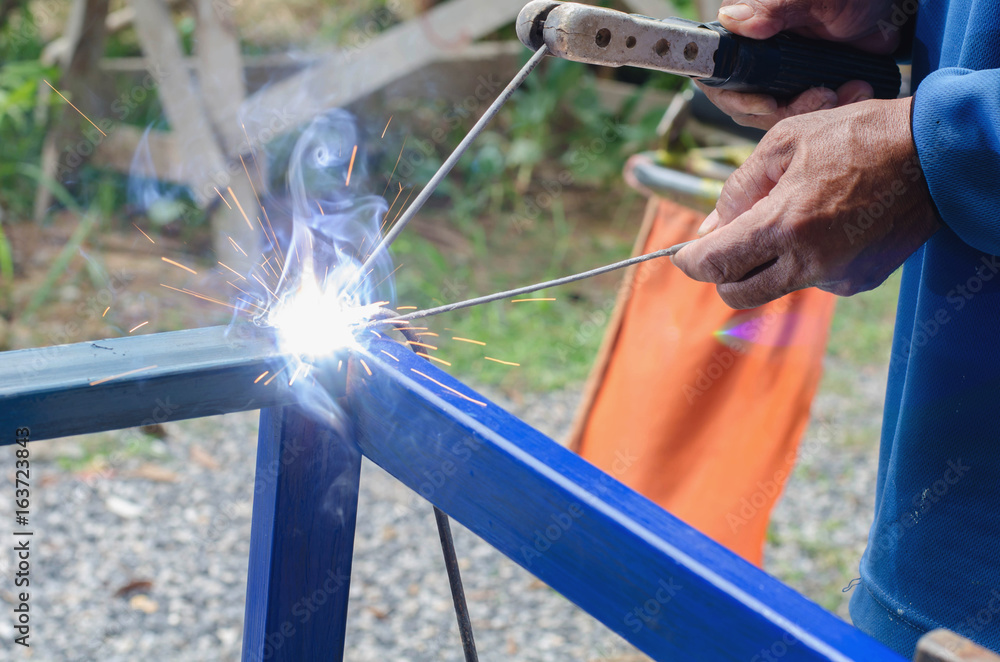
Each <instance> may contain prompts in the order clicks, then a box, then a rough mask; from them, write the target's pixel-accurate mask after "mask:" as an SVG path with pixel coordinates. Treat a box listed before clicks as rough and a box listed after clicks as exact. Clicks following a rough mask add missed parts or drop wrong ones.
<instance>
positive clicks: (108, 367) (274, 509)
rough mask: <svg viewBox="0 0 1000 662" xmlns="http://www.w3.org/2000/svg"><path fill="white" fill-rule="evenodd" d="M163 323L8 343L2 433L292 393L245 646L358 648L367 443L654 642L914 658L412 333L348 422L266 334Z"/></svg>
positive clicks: (276, 412)
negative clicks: (447, 369) (356, 567)
mask: <svg viewBox="0 0 1000 662" xmlns="http://www.w3.org/2000/svg"><path fill="white" fill-rule="evenodd" d="M157 335H158V337H155V336H144V337H141V338H138V337H137V338H122V339H117V340H115V341H108V342H106V341H101V342H100V343H81V344H79V345H71V346H63V347H60V348H44V349H41V350H24V351H20V352H9V353H7V354H3V355H0V445H2V444H5V443H11V441H10V435H9V434H7V433H9V432H11V431H12V428H11V425H16V426H18V427H22V426H26V427H30V428H31V429H32V435H31V436H32V439H34V440H39V439H43V438H50V437H52V436H58V435H60V434H76V433H80V432H85V431H95V430H103V429H112V428H115V427H124V426H127V425H135V424H137V423H139V422H141V421H142V420H143V417H144V416H146V415H148V414H147V411H146V410H149V409H150V408H151V407H154V406H155V403H156V401H157V398H160V397H168V396H170V395H172V394H176V396H177V397H176V400H175V401H176V402H177V403H180V405H181V406H177V407H165V408H163V409H164V411H163V412H162V417H157V418H156V420H157V422H162V421H164V420H177V419H182V418H189V417H192V416H197V415H207V414H214V413H222V412H225V411H240V410H247V409H256V408H258V407H262V406H271V407H276V408H274V409H265V410H263V412H262V416H261V427H260V439H259V445H258V458H257V463H258V470H257V478H256V483H255V498H254V513H253V522H252V528H251V557H250V572H249V577H248V585H247V610H246V623H245V637H244V659H248V660H302V659H317V658H323V659H327V658H330V659H340V658H341V657H342V652H343V650H344V636H345V635H344V628H345V625H346V612H347V596H348V586H349V580H348V578H349V575H350V563H351V553H352V546H353V536H354V525H355V518H356V506H357V479H358V471H359V466H360V456H359V454H358V453H357V448H360V450H361V452H363V453H364V454H365V455H367V456H368V457H369V458H371V459H372V460H374V461H375V462H376V463H378V464H380V465H381V466H382V467H384V468H385V469H386V470H387V471H389V473H391V474H392V475H394V476H395V477H396V478H398V479H399V480H401V481H402V482H403V483H405V484H406V485H408V486H409V487H411V488H412V489H414V490H415V491H417V492H418V493H420V494H421V495H423V496H424V497H426V498H427V499H428V500H430V501H431V502H433V503H434V504H435V505H437V506H438V507H439V508H441V509H442V510H443V511H445V512H446V513H448V514H449V515H451V516H452V517H454V518H455V519H456V520H458V521H459V522H462V523H463V524H465V525H466V526H467V527H469V528H470V529H471V530H473V531H474V532H475V533H477V534H478V535H480V536H482V537H483V538H484V539H485V540H487V541H488V542H489V543H491V544H492V545H493V546H494V547H496V548H497V549H498V550H500V551H501V552H503V553H504V554H506V555H507V556H509V557H510V558H512V559H513V560H514V561H516V562H517V563H519V564H521V565H522V566H524V567H525V568H527V569H528V570H529V571H531V572H532V573H534V574H535V575H536V576H538V577H539V578H540V579H542V580H543V581H545V582H546V583H548V584H549V585H551V586H552V587H553V588H555V589H556V590H558V591H560V592H561V593H562V594H563V595H565V596H566V597H567V598H569V599H570V600H572V601H573V602H575V603H576V604H578V605H580V606H581V607H582V608H583V609H585V610H586V611H588V612H589V613H591V614H592V615H594V616H595V617H596V618H598V619H599V620H601V621H602V622H603V623H605V624H606V625H607V626H608V627H610V628H611V629H613V630H615V631H616V632H618V633H619V634H621V635H622V636H623V637H625V638H626V639H627V640H629V641H630V642H632V643H633V644H635V645H636V646H638V647H639V648H640V649H642V650H643V651H645V652H646V653H648V654H649V655H651V656H652V657H654V658H655V659H671V660H673V659H684V660H746V661H749V662H756V661H763V660H768V659H776V658H781V659H782V660H864V661H868V660H888V661H890V662H892V661H902V660H903V658H901V657H899V656H898V655H897V654H895V653H893V652H892V651H890V650H888V649H887V648H885V647H883V646H882V645H881V644H879V643H878V642H876V641H874V640H873V639H870V638H869V637H867V636H866V635H864V634H863V633H861V632H859V631H858V630H855V629H854V628H852V627H850V626H849V625H847V624H846V623H844V622H842V621H840V620H839V619H838V618H836V617H835V616H833V615H832V614H830V613H828V612H826V611H825V610H823V609H822V608H820V607H819V606H818V605H815V604H813V603H811V602H809V601H808V600H806V599H805V598H803V597H802V596H801V595H799V594H798V593H796V592H795V591H793V590H792V589H790V588H788V587H787V586H785V585H783V584H782V583H781V582H779V581H777V580H775V579H774V578H772V577H770V576H768V575H767V574H765V573H763V572H762V571H760V570H759V569H757V568H755V567H753V566H751V565H749V564H747V563H746V562H744V561H743V560H741V559H740V558H738V557H736V556H735V555H733V554H731V553H730V552H728V551H727V550H725V549H724V548H722V547H720V546H719V545H717V544H716V543H714V542H713V541H711V540H709V539H708V538H706V537H705V536H703V535H702V534H700V533H698V532H697V531H695V530H693V529H691V528H690V527H688V526H686V525H685V524H683V523H682V522H680V521H678V520H677V519H675V518H674V517H672V516H671V515H669V514H668V513H665V512H664V511H663V510H661V509H660V508H659V507H657V506H656V505H655V504H653V503H651V502H649V501H648V500H646V499H644V498H643V497H641V496H639V495H638V494H636V493H635V492H633V491H632V490H630V489H628V488H626V487H625V486H623V485H621V484H620V483H618V482H617V481H615V480H613V479H612V478H610V477H608V476H607V475H606V474H604V473H602V472H601V471H599V470H598V469H596V468H595V467H593V466H592V465H590V464H588V463H586V462H585V461H583V460H582V459H580V458H579V457H578V456H576V455H574V454H573V453H570V452H569V451H567V450H566V449H564V448H562V447H561V446H559V445H558V444H556V443H555V442H553V441H552V440H550V439H548V438H547V437H545V436H544V435H542V434H541V433H539V432H537V431H536V430H534V429H532V428H530V427H528V426H527V425H526V424H524V423H523V422H521V421H519V420H518V419H516V418H514V417H512V416H511V415H509V414H508V413H507V412H505V411H504V410H503V409H501V408H500V407H497V406H495V405H493V404H491V403H489V402H488V401H486V400H485V399H484V398H482V396H480V395H478V394H476V393H475V392H473V391H471V390H469V389H468V388H467V387H465V386H464V385H462V384H461V383H460V382H458V381H456V380H454V379H453V378H451V377H450V376H448V375H446V374H445V373H442V372H441V371H439V370H437V369H435V368H434V367H433V366H432V365H430V364H429V363H427V362H426V361H424V360H422V359H420V358H418V357H416V356H414V355H413V353H412V352H410V351H409V350H408V349H405V348H403V347H401V346H400V345H397V344H395V343H391V342H380V343H377V344H375V345H373V346H372V347H371V348H369V349H368V350H362V351H358V352H356V353H355V354H354V355H352V357H351V360H350V361H349V363H348V377H347V380H346V383H341V384H339V385H334V386H332V387H331V388H334V389H337V391H338V392H337V393H336V395H337V396H338V397H340V398H342V400H344V401H345V402H346V404H347V411H348V418H349V420H348V421H346V423H345V424H346V426H347V427H346V428H345V429H347V430H348V431H349V432H348V435H349V436H350V437H351V438H350V439H345V438H344V437H343V436H340V435H338V433H337V432H335V431H334V430H331V429H328V428H325V427H323V426H321V425H317V424H315V423H313V422H311V421H310V420H308V419H307V418H305V417H304V416H303V415H302V414H301V412H299V410H298V409H297V408H295V407H294V406H284V405H286V404H287V403H288V402H290V400H291V393H290V391H289V390H288V389H285V388H283V387H280V386H279V384H278V383H277V382H275V383H274V388H271V387H266V386H264V385H263V384H264V383H263V382H261V381H258V382H254V376H255V375H259V374H260V371H261V370H262V369H263V368H264V367H271V368H273V367H274V365H276V364H277V365H281V364H283V363H284V361H283V360H282V359H283V357H281V356H279V355H277V354H276V352H275V351H274V350H273V343H272V342H271V340H270V339H269V338H268V337H267V335H266V334H263V335H254V334H250V335H248V336H246V337H244V338H238V339H235V340H234V339H232V338H229V337H227V336H226V334H225V333H223V331H222V330H221V329H204V330H196V331H187V332H178V333H176V334H157ZM98 345H100V346H98ZM177 348H184V353H183V355H182V356H181V357H180V358H181V359H182V362H180V363H175V360H176V356H177V353H178V352H177ZM360 359H364V361H365V363H366V365H367V368H368V369H370V370H371V374H370V375H369V374H368V370H365V369H364V368H362V367H361V366H359V361H360ZM151 365H152V366H153V367H152V368H148V367H147V366H151ZM157 366H159V367H157ZM135 368H143V370H142V371H140V372H136V373H134V374H128V373H129V371H130V370H134V369H135ZM111 375H121V376H120V377H116V378H115V379H113V380H105V379H104V378H105V376H111ZM94 382H99V383H97V384H96V385H93V383H94ZM8 428H10V429H8ZM635 461H642V458H636V460H635ZM668 479H669V477H668V476H665V480H668ZM457 645H458V641H457V640H456V646H457Z"/></svg>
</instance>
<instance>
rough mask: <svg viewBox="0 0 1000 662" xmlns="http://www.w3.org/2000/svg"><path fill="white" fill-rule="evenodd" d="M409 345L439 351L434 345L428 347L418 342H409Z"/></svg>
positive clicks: (407, 342)
mask: <svg viewBox="0 0 1000 662" xmlns="http://www.w3.org/2000/svg"><path fill="white" fill-rule="evenodd" d="M406 344H407V345H412V346H414V347H425V348H427V349H437V347H435V346H434V345H428V344H427V343H422V342H417V341H416V340H407V341H406Z"/></svg>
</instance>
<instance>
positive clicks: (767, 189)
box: [673, 99, 940, 308]
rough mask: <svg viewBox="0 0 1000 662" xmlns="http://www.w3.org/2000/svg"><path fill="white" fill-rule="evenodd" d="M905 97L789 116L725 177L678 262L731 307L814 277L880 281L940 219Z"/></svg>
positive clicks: (832, 288) (835, 286) (859, 283)
mask: <svg viewBox="0 0 1000 662" xmlns="http://www.w3.org/2000/svg"><path fill="white" fill-rule="evenodd" d="M911 103H912V99H897V100H893V101H880V100H874V101H867V102H865V103H859V104H854V105H851V106H845V107H843V108H835V109H832V110H825V111H820V112H816V113H813V114H811V115H808V116H798V117H791V118H788V119H785V120H782V121H781V122H779V123H778V124H777V125H775V127H774V128H773V129H771V130H770V131H769V132H768V133H767V135H765V136H764V139H763V140H761V142H760V144H759V145H758V146H757V149H755V150H754V152H753V154H752V155H751V156H750V158H749V159H747V161H746V162H745V163H744V164H743V165H742V166H741V167H740V168H739V169H738V170H737V171H736V172H734V173H733V174H732V176H730V177H729V179H728V181H726V184H725V186H724V187H723V190H722V195H721V196H720V197H719V202H718V204H717V206H716V208H715V211H713V212H712V213H711V214H710V215H709V216H708V218H706V219H705V223H704V224H703V225H702V229H701V230H700V232H701V233H704V232H708V234H706V235H705V236H703V237H702V238H701V239H699V240H697V241H695V242H694V243H693V244H690V245H688V246H686V247H685V248H683V249H681V250H680V251H679V252H678V253H677V255H675V256H674V258H673V260H674V263H675V264H676V265H677V266H678V267H680V268H681V270H683V271H684V273H686V274H687V275H688V276H690V277H691V278H694V279H695V280H700V281H703V282H707V283H715V284H716V285H717V286H718V292H719V295H720V296H721V297H722V299H723V300H724V301H725V302H726V303H727V304H729V305H730V306H732V307H733V308H752V307H754V306H759V305H762V304H764V303H767V302H768V301H771V300H773V299H777V298H778V297H780V296H783V295H785V294H787V293H789V292H792V291H794V290H798V289H802V288H805V287H810V286H814V285H815V286H818V287H820V288H821V289H824V290H826V291H828V292H833V293H835V294H840V295H845V296H846V295H850V294H855V293H857V292H862V291H864V290H869V289H871V288H873V287H876V286H877V285H879V284H880V283H881V282H882V281H884V280H885V279H886V277H888V276H889V274H891V273H892V272H893V271H894V270H895V269H896V267H898V266H899V265H900V264H902V263H903V261H904V260H905V259H906V258H907V257H908V256H909V255H910V254H911V253H913V251H915V250H916V249H917V248H919V247H920V246H921V245H922V244H923V243H924V242H925V241H926V240H927V239H929V238H930V236H931V235H932V234H934V232H935V231H937V229H938V228H939V227H940V220H939V218H938V216H937V212H936V210H935V207H934V203H933V202H932V201H931V197H930V192H929V191H928V188H927V183H926V181H925V180H924V175H923V171H922V170H921V168H920V162H919V160H918V159H917V154H916V147H915V146H914V143H913V138H912V135H911V131H910V105H911Z"/></svg>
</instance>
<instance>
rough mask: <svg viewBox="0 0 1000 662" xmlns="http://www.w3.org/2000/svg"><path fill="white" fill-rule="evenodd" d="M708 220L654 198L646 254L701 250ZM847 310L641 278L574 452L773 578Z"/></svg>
mask: <svg viewBox="0 0 1000 662" xmlns="http://www.w3.org/2000/svg"><path fill="white" fill-rule="evenodd" d="M702 219H703V215H701V214H699V213H698V212H695V211H692V210H690V209H687V208H685V207H681V206H679V205H677V204H675V203H672V202H669V201H665V200H660V199H657V198H653V199H652V200H651V201H650V205H649V208H648V210H647V218H646V222H645V223H644V226H643V228H644V229H643V233H642V234H641V235H640V239H639V242H638V243H637V249H638V250H639V251H641V252H643V253H645V252H650V251H654V250H657V249H660V248H666V247H667V246H670V245H672V244H676V243H679V242H681V241H685V240H688V239H692V238H694V236H695V232H696V230H697V228H698V225H699V224H700V223H701V221H702ZM834 302H835V298H834V297H833V296H832V295H829V294H827V293H826V292H821V291H819V290H816V289H809V290H803V291H800V292H795V293H792V294H789V295H788V296H785V297H783V298H782V299H779V300H777V301H773V302H771V303H769V304H767V305H765V306H761V307H759V308H755V309H752V310H744V311H736V310H732V309H731V308H729V307H728V306H726V305H725V304H724V303H723V302H722V300H721V299H720V298H719V297H718V295H717V294H716V292H715V287H714V286H713V285H709V284H706V283H699V282H696V281H692V280H690V279H688V278H687V277H686V276H685V275H684V274H683V273H681V271H680V270H679V269H677V268H676V267H674V266H673V265H672V264H671V263H670V262H669V261H667V260H654V261H651V262H646V263H644V264H642V265H640V266H638V267H637V268H634V269H633V270H632V271H630V272H629V273H628V274H627V275H626V277H625V282H624V284H623V287H622V291H621V293H620V295H619V302H618V308H617V310H616V313H615V315H614V317H613V319H612V322H611V324H610V328H609V330H608V332H607V336H606V337H605V340H604V347H603V348H602V351H601V355H600V356H599V359H598V362H597V364H596V366H595V369H594V372H593V374H592V375H591V380H590V384H589V387H588V392H587V394H586V395H585V398H584V406H583V408H582V410H581V413H580V415H579V416H578V419H577V425H576V427H575V429H574V432H573V433H572V434H571V439H570V443H571V447H573V448H574V449H575V450H576V451H577V452H578V453H580V455H582V456H583V457H584V458H585V459H587V460H589V461H590V462H592V463H594V464H595V465H597V466H598V467H600V468H601V469H603V470H604V471H606V472H608V473H609V474H611V475H612V476H614V477H615V478H617V479H618V480H620V481H621V482H623V483H625V484H626V485H628V486H630V487H632V488H633V489H635V490H637V491H638V492H640V493H642V494H644V495H645V496H647V497H648V498H649V499H651V500H653V501H655V502H656V503H658V504H660V505H661V506H663V507H664V508H665V509H667V510H669V511H670V512H671V513H673V514H674V515H676V516H677V517H679V518H680V519H682V520H684V521H685V522H687V523H688V524H690V525H691V526H693V527H695V528H697V529H699V530H700V531H702V532H703V533H705V534H706V535H708V536H709V537H711V538H713V539H715V540H716V541H718V542H719V543H721V544H723V545H725V546H726V547H728V548H730V549H731V550H733V551H734V552H736V553H738V554H740V555H741V556H743V557H744V558H745V559H747V560H748V561H751V562H753V563H757V564H758V565H759V564H760V562H761V560H762V555H763V547H764V538H765V535H766V533H767V524H768V519H769V516H770V512H771V509H772V507H773V506H774V504H775V502H776V501H777V499H778V496H779V495H780V493H781V490H782V488H783V486H784V484H785V480H786V478H787V477H788V475H789V473H790V471H791V469H792V466H793V464H794V461H795V457H796V452H797V449H798V444H799V439H800V438H801V437H802V434H803V432H804V431H805V428H806V425H807V423H808V420H809V406H810V403H811V402H812V399H813V396H814V395H815V393H816V388H817V384H818V382H819V378H820V375H821V372H822V361H823V354H824V352H825V348H826V341H827V334H828V331H829V327H830V320H831V317H832V316H833V309H834Z"/></svg>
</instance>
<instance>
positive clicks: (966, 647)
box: [913, 628, 1000, 662]
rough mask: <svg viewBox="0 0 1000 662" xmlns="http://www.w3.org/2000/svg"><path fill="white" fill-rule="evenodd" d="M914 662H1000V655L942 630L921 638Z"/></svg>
mask: <svg viewBox="0 0 1000 662" xmlns="http://www.w3.org/2000/svg"><path fill="white" fill-rule="evenodd" d="M913 662H1000V655H997V654H996V653H994V652H993V651H991V650H988V649H986V648H983V647H982V646H979V645H977V644H974V643H972V642H971V641H969V640H968V639H966V638H965V637H963V636H961V635H959V634H957V633H955V632H952V631H951V630H945V629H943V628H942V629H937V630H931V631H930V632H928V633H927V634H925V635H924V636H922V637H920V640H919V641H918V642H917V651H916V653H915V654H914V656H913Z"/></svg>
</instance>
